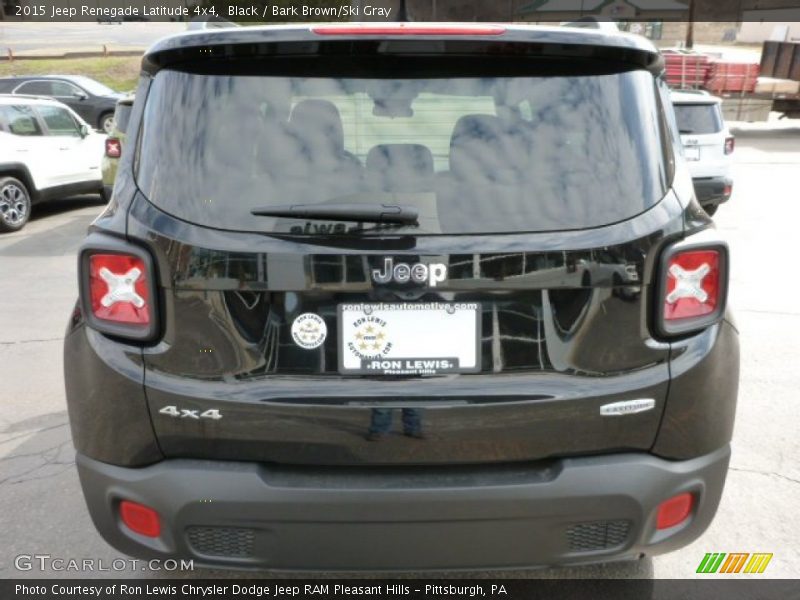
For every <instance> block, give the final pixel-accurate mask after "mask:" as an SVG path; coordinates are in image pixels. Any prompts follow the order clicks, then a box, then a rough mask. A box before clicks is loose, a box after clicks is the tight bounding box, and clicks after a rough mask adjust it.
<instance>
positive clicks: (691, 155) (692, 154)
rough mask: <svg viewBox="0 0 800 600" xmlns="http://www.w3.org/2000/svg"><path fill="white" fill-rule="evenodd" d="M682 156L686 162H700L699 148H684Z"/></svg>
mask: <svg viewBox="0 0 800 600" xmlns="http://www.w3.org/2000/svg"><path fill="white" fill-rule="evenodd" d="M683 154H684V156H685V157H686V160H700V148H684V149H683Z"/></svg>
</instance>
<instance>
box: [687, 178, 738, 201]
mask: <svg viewBox="0 0 800 600" xmlns="http://www.w3.org/2000/svg"><path fill="white" fill-rule="evenodd" d="M692 183H693V184H694V193H695V195H696V196H697V201H698V202H699V203H700V204H701V205H702V206H708V205H712V204H713V205H716V204H722V203H723V202H727V200H728V198H730V197H731V194H730V190H731V189H732V186H733V179H731V178H730V177H696V178H693V179H692ZM726 190H727V191H726Z"/></svg>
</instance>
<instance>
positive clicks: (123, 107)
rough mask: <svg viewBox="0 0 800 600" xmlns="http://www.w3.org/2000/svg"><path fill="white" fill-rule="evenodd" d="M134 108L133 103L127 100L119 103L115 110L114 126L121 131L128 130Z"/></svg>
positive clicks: (125, 131)
mask: <svg viewBox="0 0 800 600" xmlns="http://www.w3.org/2000/svg"><path fill="white" fill-rule="evenodd" d="M132 109H133V105H132V104H128V103H127V102H125V103H120V104H117V108H116V110H114V127H115V128H116V130H117V131H118V132H119V133H127V132H128V121H129V120H130V118H131V110H132Z"/></svg>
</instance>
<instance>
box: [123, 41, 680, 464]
mask: <svg viewBox="0 0 800 600" xmlns="http://www.w3.org/2000/svg"><path fill="white" fill-rule="evenodd" d="M376 47H377V46H376ZM403 48H404V50H405V52H404V53H403V54H402V55H401V56H390V57H374V56H372V57H370V56H366V55H364V54H363V53H360V54H357V55H356V56H352V55H348V56H347V57H346V58H347V59H348V60H345V59H343V57H341V56H338V55H336V52H333V51H331V50H330V47H326V46H325V45H321V46H320V47H319V49H318V54H317V55H316V57H315V61H314V62H313V63H305V62H303V61H299V62H298V61H297V60H296V59H295V60H294V61H292V60H288V59H287V60H279V59H271V60H268V61H267V60H263V59H262V60H241V61H237V60H228V61H223V62H215V61H197V62H191V61H190V62H183V63H181V65H180V67H179V68H178V67H172V68H168V69H162V70H160V71H159V72H158V73H156V74H155V76H154V78H153V80H152V83H151V84H150V86H149V90H147V100H146V105H145V108H144V114H143V117H142V118H143V123H142V126H141V131H140V134H139V135H140V139H139V140H138V170H137V173H136V180H137V185H138V188H139V190H140V191H139V192H138V195H137V197H136V200H135V201H134V203H133V207H132V209H131V212H130V215H129V236H130V237H131V238H133V239H136V240H139V241H140V242H141V243H143V244H145V245H146V246H147V247H148V248H149V249H150V251H151V252H152V253H153V255H154V256H155V259H156V261H155V262H156V266H157V271H158V278H159V287H160V288H161V289H162V290H163V295H162V306H161V308H160V311H159V314H160V320H161V326H160V327H161V333H160V338H159V342H158V343H157V344H156V345H154V346H148V347H146V348H145V350H144V361H145V367H146V392H147V396H148V401H149V403H150V406H151V413H152V415H153V422H154V427H155V430H156V433H157V435H158V438H159V443H160V444H161V447H162V449H163V450H164V452H165V454H167V455H169V456H186V457H209V458H217V459H223V458H224V459H234V460H259V461H271V462H281V463H295V464H299V463H314V464H342V465H345V464H346V465H359V464H435V463H481V462H507V461H520V460H537V459H546V458H549V457H555V456H564V455H570V454H578V453H581V454H585V453H591V452H608V451H618V450H625V449H647V448H649V447H650V446H651V445H652V443H653V440H654V437H655V433H656V430H657V427H658V423H659V419H660V415H661V411H662V409H663V403H664V400H665V395H666V390H667V383H668V379H669V375H668V364H667V361H668V357H669V346H668V345H667V344H664V343H659V342H657V341H655V340H653V339H652V338H651V335H650V333H649V328H648V319H649V310H648V304H649V289H650V285H649V282H650V280H651V277H652V272H651V269H652V267H653V259H654V256H655V254H656V252H657V250H658V248H659V247H660V245H661V244H662V242H663V240H664V238H665V237H667V236H670V235H673V234H676V233H679V232H680V230H681V229H680V228H681V222H682V221H681V208H680V205H679V203H678V202H677V201H676V199H675V198H674V196H673V195H672V194H671V192H669V185H668V170H669V169H668V162H669V161H668V160H667V154H668V152H667V151H666V150H665V148H666V147H667V143H666V142H665V140H664V139H663V131H662V121H663V120H662V115H661V112H660V107H659V104H658V100H657V97H656V94H655V93H654V89H655V87H654V81H653V75H652V74H651V73H649V72H648V71H646V70H642V69H636V68H633V67H632V66H631V65H625V64H622V63H611V64H610V66H609V65H605V64H604V65H603V67H602V69H599V68H598V66H597V64H598V63H597V62H596V61H580V60H576V59H573V60H571V61H568V62H564V61H561V60H554V59H544V58H542V57H536V58H526V59H525V60H518V59H515V58H512V57H505V58H504V60H503V61H502V62H498V61H497V60H496V59H494V60H487V59H486V57H485V55H483V54H478V55H476V56H475V57H474V59H473V60H466V58H469V57H464V56H459V57H456V58H449V57H448V58H444V57H436V58H435V59H433V58H426V59H425V60H424V61H420V60H418V59H419V57H414V56H413V55H411V54H413V53H411V54H409V50H408V48H409V47H408V46H404V47H403ZM326 49H327V50H328V51H327V52H326V51H325V50H326ZM345 53H346V51H345ZM329 55H334V56H333V58H331V56H329ZM140 92H141V88H140ZM633 400H637V401H638V400H641V401H643V404H641V405H640V408H641V409H642V410H641V411H638V410H630V408H631V405H627V407H628V412H630V414H626V415H625V416H624V417H621V416H618V415H615V414H614V413H615V408H614V407H616V406H618V405H617V403H619V402H627V401H633ZM609 405H611V407H609Z"/></svg>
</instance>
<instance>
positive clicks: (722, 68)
mask: <svg viewBox="0 0 800 600" xmlns="http://www.w3.org/2000/svg"><path fill="white" fill-rule="evenodd" d="M756 81H758V64H756V63H746V62H734V61H728V60H722V59H717V60H712V61H711V68H710V69H709V71H708V78H707V79H706V83H705V86H704V87H705V88H706V89H707V90H709V91H711V92H714V93H717V94H720V93H723V92H753V91H754V90H755V88H756Z"/></svg>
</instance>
